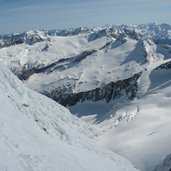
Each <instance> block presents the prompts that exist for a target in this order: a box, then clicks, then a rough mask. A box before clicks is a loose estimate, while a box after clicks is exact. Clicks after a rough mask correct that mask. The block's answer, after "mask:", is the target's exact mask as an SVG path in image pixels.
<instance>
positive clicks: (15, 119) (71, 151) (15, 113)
mask: <svg viewBox="0 0 171 171" xmlns="http://www.w3.org/2000/svg"><path fill="white" fill-rule="evenodd" d="M0 154H1V155H0V170H1V171H7V170H8V171H43V170H44V171H54V170H56V171H69V170H73V171H106V170H116V171H124V170H125V171H133V170H136V169H135V168H134V167H133V166H132V165H131V164H130V163H129V162H128V161H127V160H126V159H124V158H123V157H120V156H118V155H117V154H115V153H112V152H110V151H107V150H105V149H102V148H100V147H98V146H96V145H95V144H94V143H93V141H92V140H91V133H90V131H89V130H88V129H87V128H86V127H85V124H84V123H83V122H81V121H80V119H78V118H77V117H75V116H73V115H71V114H70V112H69V111H68V110H67V109H66V108H64V107H62V106H61V105H59V104H57V103H56V102H54V101H53V100H51V99H48V98H47V97H45V96H43V95H40V94H38V93H36V92H34V91H32V90H29V89H28V88H26V87H25V86H24V85H23V83H22V82H21V81H19V80H18V78H17V77H16V76H14V75H13V74H12V73H11V71H9V69H7V68H6V67H4V66H2V65H1V66H0Z"/></svg>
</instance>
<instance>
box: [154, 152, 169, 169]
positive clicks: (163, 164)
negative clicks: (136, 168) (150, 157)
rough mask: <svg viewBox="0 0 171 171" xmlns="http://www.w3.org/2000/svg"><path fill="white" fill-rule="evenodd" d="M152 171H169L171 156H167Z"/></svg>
mask: <svg viewBox="0 0 171 171" xmlns="http://www.w3.org/2000/svg"><path fill="white" fill-rule="evenodd" d="M154 171H171V154H169V155H167V156H166V158H165V159H164V160H163V162H161V163H160V164H159V165H158V166H157V167H156V168H155V169H154Z"/></svg>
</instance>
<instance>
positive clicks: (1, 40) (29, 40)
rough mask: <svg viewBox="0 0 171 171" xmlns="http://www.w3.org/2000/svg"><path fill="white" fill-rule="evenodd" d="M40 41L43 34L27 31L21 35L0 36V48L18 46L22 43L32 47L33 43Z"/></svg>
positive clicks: (42, 38)
mask: <svg viewBox="0 0 171 171" xmlns="http://www.w3.org/2000/svg"><path fill="white" fill-rule="evenodd" d="M42 41H44V37H43V32H41V31H28V32H24V33H21V34H11V35H4V36H0V48H3V47H9V46H13V45H18V44H22V43H26V44H28V45H33V44H34V43H37V42H42Z"/></svg>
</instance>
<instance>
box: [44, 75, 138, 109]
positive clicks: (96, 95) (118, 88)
mask: <svg viewBox="0 0 171 171" xmlns="http://www.w3.org/2000/svg"><path fill="white" fill-rule="evenodd" d="M140 76H141V72H140V73H137V74H135V75H133V76H132V77H131V78H128V79H125V80H119V81H117V82H110V83H109V84H106V85H104V86H101V87H97V88H96V89H93V90H89V91H86V92H79V93H72V85H68V86H67V87H57V88H56V89H55V90H52V91H51V92H46V91H44V92H41V93H42V94H44V95H46V96H48V97H50V98H52V99H54V100H55V101H57V102H59V103H60V104H62V105H64V106H73V105H76V104H77V103H78V102H83V101H86V100H88V101H94V102H95V101H99V100H106V102H107V103H108V102H110V101H111V100H115V99H118V98H120V97H122V96H125V98H126V99H129V100H132V99H133V98H135V97H136V92H137V88H138V84H137V80H138V78H139V77H140Z"/></svg>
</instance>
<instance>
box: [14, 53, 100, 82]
mask: <svg viewBox="0 0 171 171" xmlns="http://www.w3.org/2000/svg"><path fill="white" fill-rule="evenodd" d="M95 52H97V51H96V50H90V51H84V52H82V53H81V54H79V55H77V56H74V57H71V58H66V59H60V60H58V61H57V62H54V63H52V64H50V65H47V66H37V67H34V65H30V66H28V65H24V66H23V68H22V69H21V71H20V72H18V71H14V70H13V72H14V74H15V75H17V76H18V78H19V79H21V80H27V79H28V78H29V77H30V76H31V75H33V74H35V73H42V72H46V73H47V74H48V73H50V72H52V71H54V70H60V71H61V70H65V69H69V68H71V67H74V66H75V65H77V64H78V63H79V62H81V61H82V60H84V59H85V58H86V57H87V56H89V55H91V54H93V53H95ZM32 66H33V68H32Z"/></svg>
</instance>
